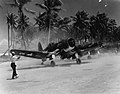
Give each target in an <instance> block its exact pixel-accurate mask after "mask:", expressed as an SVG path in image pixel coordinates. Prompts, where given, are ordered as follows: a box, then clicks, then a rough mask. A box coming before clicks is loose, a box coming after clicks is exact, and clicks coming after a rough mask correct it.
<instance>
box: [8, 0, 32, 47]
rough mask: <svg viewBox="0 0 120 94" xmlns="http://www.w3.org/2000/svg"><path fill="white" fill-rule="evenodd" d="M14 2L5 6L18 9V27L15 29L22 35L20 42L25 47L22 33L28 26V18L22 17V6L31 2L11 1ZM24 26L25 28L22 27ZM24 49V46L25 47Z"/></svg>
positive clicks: (26, 0) (28, 0)
mask: <svg viewBox="0 0 120 94" xmlns="http://www.w3.org/2000/svg"><path fill="white" fill-rule="evenodd" d="M13 1H14V2H12V3H8V4H7V5H10V6H11V7H17V8H18V16H19V19H18V26H17V29H20V30H19V31H20V32H21V33H22V34H21V35H22V40H23V41H24V42H23V43H24V46H25V40H24V34H23V33H24V31H25V26H26V25H28V23H27V20H28V17H26V15H24V13H23V10H22V9H23V6H24V5H25V4H27V3H28V2H31V0H13ZM24 25H25V26H24ZM25 49H26V46H25Z"/></svg>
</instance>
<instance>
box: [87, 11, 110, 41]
mask: <svg viewBox="0 0 120 94" xmlns="http://www.w3.org/2000/svg"><path fill="white" fill-rule="evenodd" d="M108 21H109V18H108V17H107V15H106V14H105V13H99V12H98V13H97V15H96V16H91V17H90V22H89V23H90V32H91V36H92V37H93V38H94V39H95V40H97V41H104V40H105V38H106V34H107V29H108Z"/></svg>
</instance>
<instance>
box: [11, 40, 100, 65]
mask: <svg viewBox="0 0 120 94" xmlns="http://www.w3.org/2000/svg"><path fill="white" fill-rule="evenodd" d="M38 47H39V48H38V49H39V51H29V50H19V49H11V50H10V53H11V54H12V55H20V56H25V57H31V58H37V59H41V60H42V63H41V64H44V62H45V61H46V60H47V58H48V59H49V60H50V61H51V65H52V66H55V62H54V59H55V57H56V56H60V58H61V59H65V58H67V59H70V58H72V59H75V60H76V63H77V64H80V63H81V60H80V57H81V56H82V55H84V53H86V52H88V51H91V50H93V49H96V48H100V47H101V44H100V43H94V44H88V45H86V46H80V45H78V46H76V43H75V40H74V39H73V38H69V39H66V40H62V41H60V42H58V43H50V44H49V45H48V46H47V47H46V48H45V49H44V50H43V48H42V46H41V44H40V43H39V45H38Z"/></svg>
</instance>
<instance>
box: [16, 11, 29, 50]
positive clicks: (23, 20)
mask: <svg viewBox="0 0 120 94" xmlns="http://www.w3.org/2000/svg"><path fill="white" fill-rule="evenodd" d="M28 20H29V18H28V17H27V16H26V15H24V14H23V13H22V14H21V16H20V17H19V19H18V20H17V22H18V25H17V30H18V31H20V32H21V34H20V35H21V37H22V41H23V45H24V47H25V49H26V43H25V37H24V34H25V30H26V28H27V27H28V26H29V21H28ZM23 45H22V46H23Z"/></svg>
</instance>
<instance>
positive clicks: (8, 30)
mask: <svg viewBox="0 0 120 94" xmlns="http://www.w3.org/2000/svg"><path fill="white" fill-rule="evenodd" d="M9 29H10V26H9V25H8V56H10V50H9V49H10V36H9V35H10V31H9Z"/></svg>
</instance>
